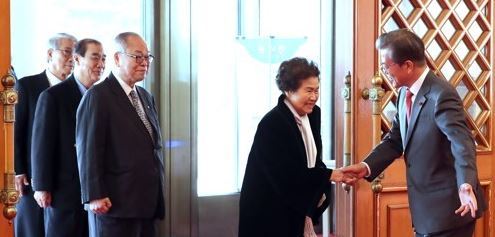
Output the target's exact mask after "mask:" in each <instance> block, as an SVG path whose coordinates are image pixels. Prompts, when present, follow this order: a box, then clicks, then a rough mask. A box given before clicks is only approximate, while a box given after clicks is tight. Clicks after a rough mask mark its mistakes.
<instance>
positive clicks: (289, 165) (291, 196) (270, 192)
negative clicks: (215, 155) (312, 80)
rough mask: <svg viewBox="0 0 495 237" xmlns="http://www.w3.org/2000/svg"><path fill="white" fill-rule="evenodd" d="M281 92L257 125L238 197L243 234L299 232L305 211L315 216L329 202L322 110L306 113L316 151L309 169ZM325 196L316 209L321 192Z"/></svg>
mask: <svg viewBox="0 0 495 237" xmlns="http://www.w3.org/2000/svg"><path fill="white" fill-rule="evenodd" d="M284 99H285V96H284V95H281V96H280V97H279V100H278V105H277V106H276V107H275V108H273V109H272V110H271V111H270V112H269V113H268V114H266V115H265V116H264V117H263V119H262V120H261V122H260V123H259V124H258V129H257V131H256V135H255V137H254V141H253V145H252V147H251V152H250V153H249V158H248V162H247V166H246V173H245V175H244V182H243V185H242V190H241V197H240V213H239V214H240V218H239V237H264V236H270V237H272V236H281V237H282V236H283V237H292V236H293V237H301V236H302V235H303V231H304V220H305V216H310V217H312V218H313V220H316V219H317V218H318V217H319V216H320V215H321V213H322V212H323V211H324V209H325V208H326V207H327V206H328V203H329V200H328V199H329V197H330V195H329V194H330V181H329V180H330V175H331V173H332V170H331V169H327V168H326V166H325V164H324V163H323V162H322V161H321V146H322V142H321V135H320V117H321V112H320V108H319V107H318V106H315V107H314V109H313V112H312V113H311V114H308V116H309V121H310V124H311V130H312V132H313V136H314V139H315V143H316V147H317V150H318V153H317V158H316V165H315V167H314V168H308V165H307V158H306V150H305V146H304V142H303V139H302V136H301V132H300V131H299V128H298V127H297V124H296V121H295V118H294V115H293V114H292V112H291V111H290V109H289V108H288V107H287V105H286V104H285V103H284ZM323 193H325V194H326V197H327V200H326V201H325V203H324V204H323V205H322V206H321V207H320V208H316V206H317V205H318V202H319V201H320V198H321V196H322V194H323Z"/></svg>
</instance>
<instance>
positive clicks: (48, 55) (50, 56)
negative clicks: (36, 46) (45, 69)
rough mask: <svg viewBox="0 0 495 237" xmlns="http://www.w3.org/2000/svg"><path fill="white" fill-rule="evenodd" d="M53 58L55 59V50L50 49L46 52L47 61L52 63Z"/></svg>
mask: <svg viewBox="0 0 495 237" xmlns="http://www.w3.org/2000/svg"><path fill="white" fill-rule="evenodd" d="M52 58H53V49H48V50H47V51H46V61H47V62H50V61H52Z"/></svg>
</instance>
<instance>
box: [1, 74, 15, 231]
mask: <svg viewBox="0 0 495 237" xmlns="http://www.w3.org/2000/svg"><path fill="white" fill-rule="evenodd" d="M15 82H16V78H15V76H14V73H13V71H12V69H11V70H10V71H9V72H8V73H7V74H6V75H4V76H3V77H2V78H1V83H2V86H3V90H2V91H0V101H1V102H2V104H3V123H4V130H3V138H4V141H5V144H6V145H5V152H4V154H3V156H4V159H5V170H4V174H3V175H4V185H3V189H2V190H0V201H1V202H2V203H3V205H4V207H3V216H4V217H5V218H6V219H7V220H9V223H12V219H14V217H15V216H16V214H17V209H16V207H15V205H16V204H17V203H18V202H19V192H18V191H16V190H15V185H14V179H15V171H14V122H15V113H14V112H15V110H14V109H15V108H14V106H15V104H17V101H18V97H17V91H15V90H14V85H15ZM0 155H1V154H0Z"/></svg>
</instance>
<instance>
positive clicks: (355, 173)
mask: <svg viewBox="0 0 495 237" xmlns="http://www.w3.org/2000/svg"><path fill="white" fill-rule="evenodd" d="M368 172H369V171H368V167H367V166H366V165H365V164H364V163H357V164H354V165H349V166H346V167H342V168H339V169H334V170H333V171H332V175H331V176H330V181H333V182H336V183H337V182H341V183H345V184H348V185H354V184H355V183H356V182H357V181H358V180H359V179H361V178H363V177H365V176H368V175H369V173H368Z"/></svg>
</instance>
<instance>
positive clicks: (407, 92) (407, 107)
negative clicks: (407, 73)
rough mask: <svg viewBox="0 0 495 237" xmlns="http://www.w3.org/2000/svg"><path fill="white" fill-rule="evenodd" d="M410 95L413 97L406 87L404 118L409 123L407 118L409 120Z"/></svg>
mask: <svg viewBox="0 0 495 237" xmlns="http://www.w3.org/2000/svg"><path fill="white" fill-rule="evenodd" d="M412 97H413V93H412V92H411V91H410V90H409V89H407V91H406V119H407V123H409V120H411V109H412Z"/></svg>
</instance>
